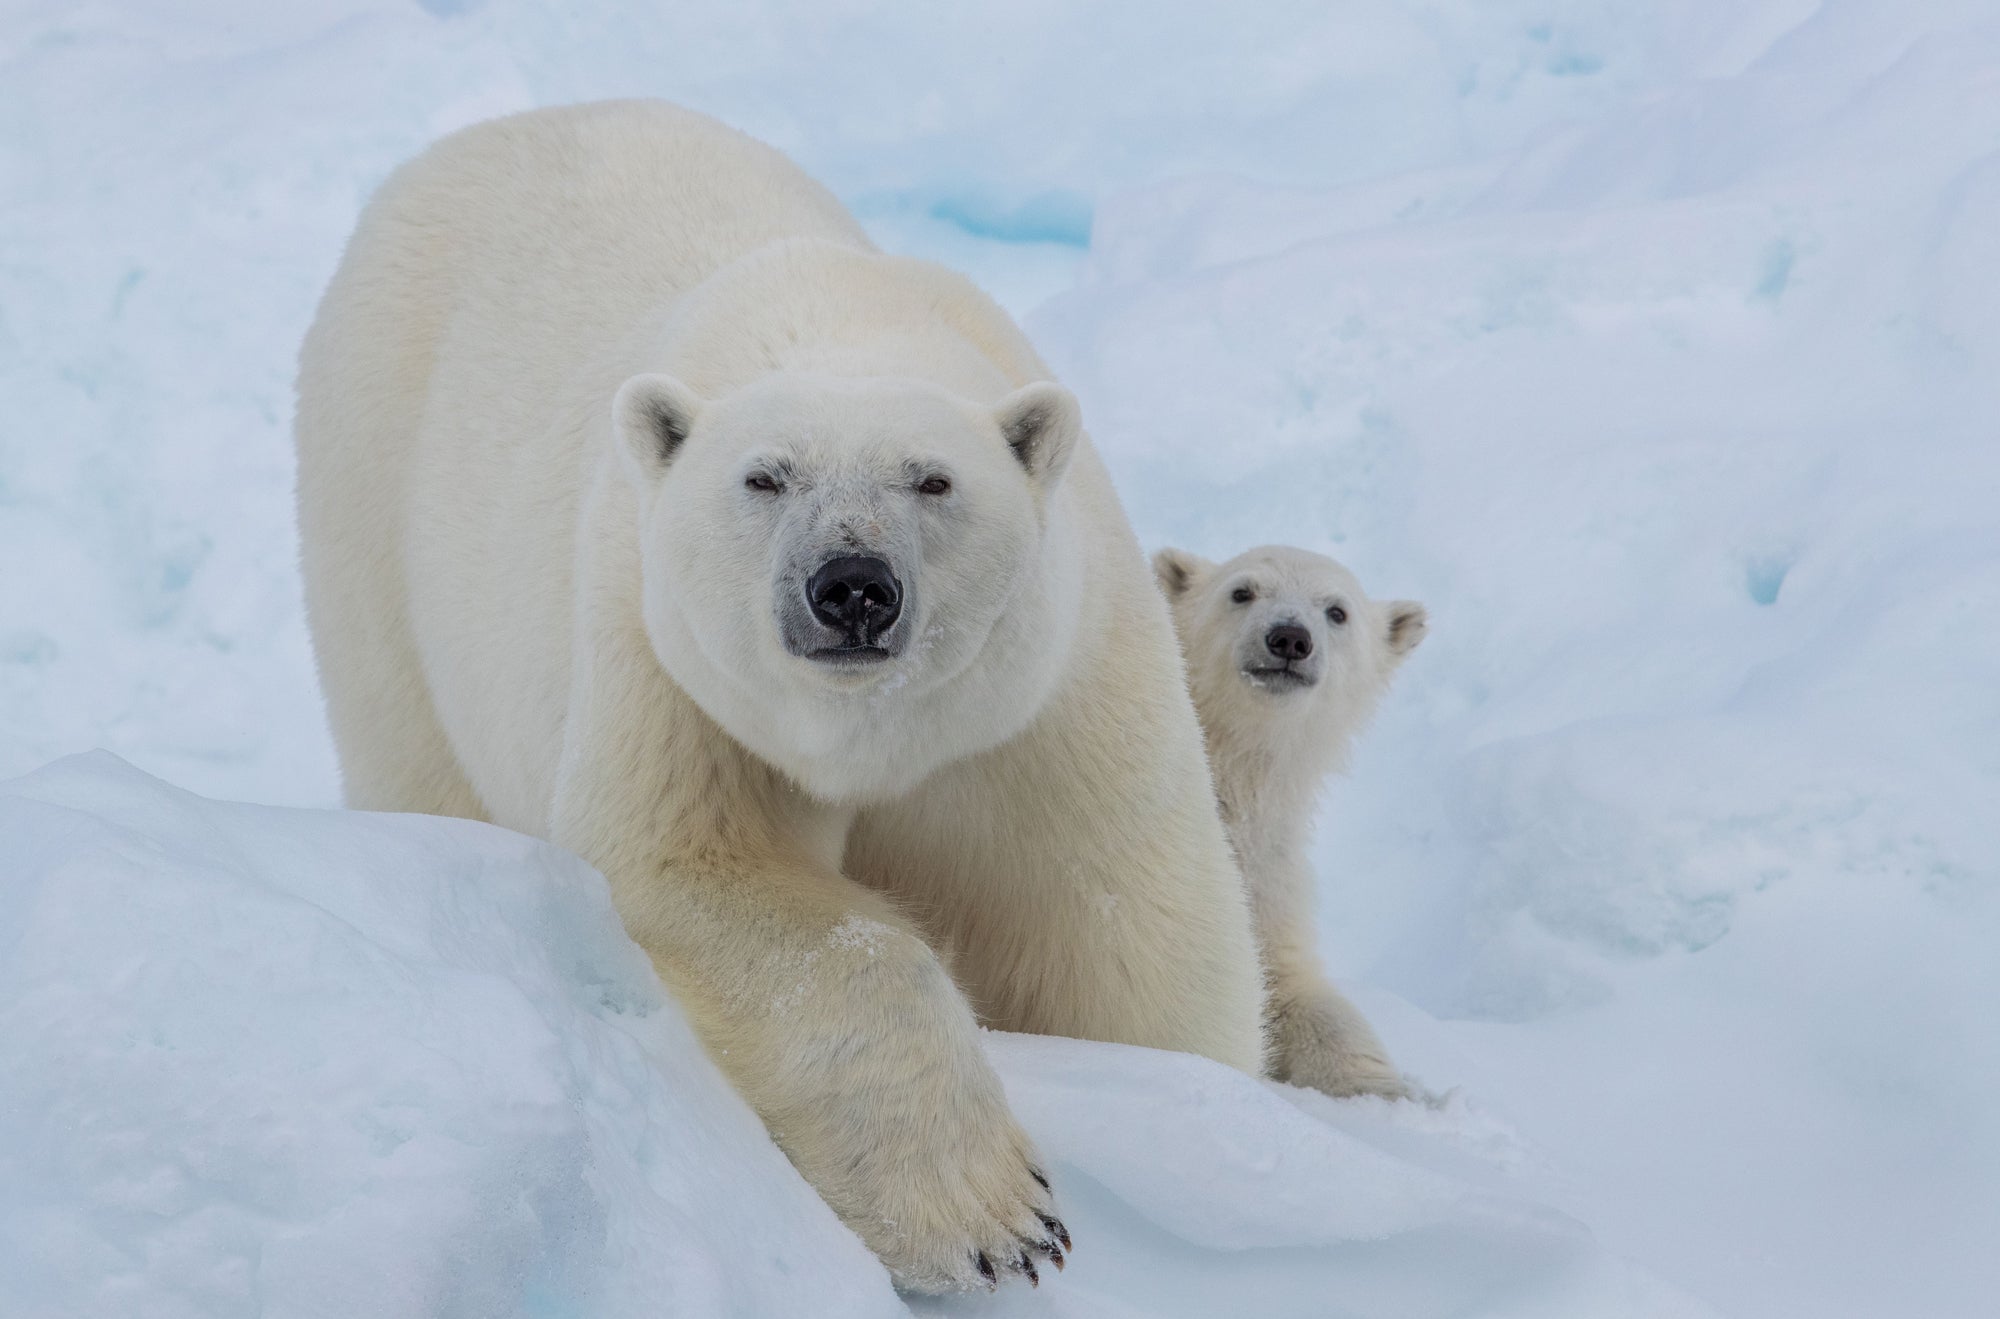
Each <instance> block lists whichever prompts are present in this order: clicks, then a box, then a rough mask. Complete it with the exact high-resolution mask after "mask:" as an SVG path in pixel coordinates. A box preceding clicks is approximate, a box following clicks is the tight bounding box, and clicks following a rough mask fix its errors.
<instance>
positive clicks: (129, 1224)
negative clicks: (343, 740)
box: [0, 753, 1706, 1319]
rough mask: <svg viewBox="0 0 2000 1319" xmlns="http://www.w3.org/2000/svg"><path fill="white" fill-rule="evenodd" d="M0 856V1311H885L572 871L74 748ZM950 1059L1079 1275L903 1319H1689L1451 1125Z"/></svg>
mask: <svg viewBox="0 0 2000 1319" xmlns="http://www.w3.org/2000/svg"><path fill="white" fill-rule="evenodd" d="M0 836H4V837H5V838H7V839H8V842H9V848H8V851H7V854H6V857H5V859H4V860H0V1056H4V1057H5V1058H7V1060H8V1066H7V1068H6V1069H5V1070H4V1071H0V1277H5V1278H6V1279H8V1283H9V1305H10V1308H9V1311H8V1312H9V1314H12V1315H21V1316H44V1315H46V1316H56V1315H74V1314H90V1315H99V1316H114V1315H139V1314H144V1315H149V1316H177V1315H189V1316H193V1315H201V1316H224V1315H271V1316H284V1315H322V1314H323V1315H359V1314H367V1315H371V1316H411V1319H438V1317H439V1316H456V1315H463V1316H477V1317H478V1319H495V1317H498V1316H509V1315H520V1316H555V1315H584V1314H588V1315H592V1316H611V1317H615V1316H623V1315H635V1316H636V1315H641V1314H645V1315H654V1314H662V1313H666V1314H688V1315H708V1314H744V1315H805V1314H811V1315H816V1316H817V1315H828V1316H833V1315H876V1314H899V1313H903V1312H904V1304H903V1302H902V1301H901V1300H899V1298H898V1297H897V1296H896V1295H895V1293H894V1292H893V1291H892V1289H891V1288H890V1286H889V1282H888V1278H887V1275H886V1274H885V1273H884V1272H883V1270H882V1269H881V1267H880V1265H879V1264H877V1263H876V1261H875V1260H874V1258H873V1257H872V1256H871V1255H869V1254H868V1252H867V1251H866V1250H865V1249H864V1248H863V1247H862V1246H861V1245H860V1243H859V1242H858V1241H857V1240H856V1239H855V1238H854V1237H853V1236H852V1235H850V1234H849V1233H848V1232H847V1231H846V1230H845V1229H844V1228H843V1227H841V1226H840V1224H839V1223H838V1222H837V1221H836V1220H835V1219H834V1217H833V1215H832V1214H831V1213H830V1212H829V1211H828V1210H827V1209H826V1207H825V1206H824V1205H823V1204H821V1202H820V1201H819V1200H818V1199H817V1197H815V1196H814V1195H813V1193H812V1191H811V1190H810V1189H809V1188H808V1187H807V1186H806V1185H805V1183H804V1182H803V1181H802V1180H801V1179H800V1178H799V1177H798V1175H797V1174H796V1173H795V1172H794V1171H793V1170H792V1168H791V1166H790V1164H788V1163H787V1162H786V1161H785V1159H784V1157H783V1156H782V1155H781V1154H780V1153H779V1151H778V1150H777V1148H776V1147H775V1146H773V1145H772V1144H771V1142H770V1141H769V1139H768V1138H767V1137H766V1136H765V1134H764V1131H763V1129H762V1128H761V1127H760V1126H759V1125H758V1123H757V1120H756V1118H755V1117H754V1116H753V1115H752V1114H751V1113H750V1112H749V1110H748V1109H747V1108H746V1107H745V1106H744V1105H743V1104H742V1103H741V1102H740V1101H739V1100H738V1099H737V1098H736V1096H735V1094H734V1093H733V1092H732V1091H731V1090H730V1089H729V1087H728V1085H727V1083H726V1082H725V1081H724V1080H723V1079H722V1077H721V1076H720V1074H719V1073H718V1072H717V1071H716V1070H715V1068H714V1067H713V1066H712V1065H711V1064H710V1063H709V1062H708V1060H707V1059H706V1057H705V1056H704V1055H703V1054H702V1052H701V1050H700V1048H699V1046H698V1045H697V1044H696V1043H695V1041H694V1039H693V1037H692V1035H691V1034H690V1032H689V1030H688V1028H687V1026H686V1024H685V1022H684V1020H683V1019H682V1017H681V1015H680V1013H679V1012H678V1010H677V1009H676V1008H675V1007H674V1006H673V1004H672V1003H671V1002H670V1001H668V1000H667V999H665V998H664V997H663V995H662V993H661V990H660V988H659V985H658V982H657V981H656V979H655V978H654V976H653V972H652V969H651V967H650V965H649V964H648V963H647V960H646V958H645V956H644V954H642V953H641V952H640V951H639V950H638V949H637V948H636V947H635V946H634V945H633V944H632V943H631V942H630V941H629V940H628V939H626V938H625V936H624V933H623V931H622V930H621V929H620V927H619V925H618V922H617V918H616V916H615V914H614V913H613V911H612V909H611V905H610V899H609V894H608V890H607V889H606V886H605V885H604V883H603V881H602V880H601V879H600V878H599V877H598V875H597V874H596V873H595V872H594V871H592V870H591V869H590V868H589V867H588V866H586V865H584V864H583V863H582V862H581V861H578V860H577V859H575V858H574V857H571V856H569V855H567V854H565V853H563V852H561V851H559V850H558V849H556V848H553V847H551V846H549V845H547V844H544V843H540V842H537V841H535V840H532V839H528V838H524V837H521V836H518V835H515V834H511V833H508V832H506V831H505V830H501V829H496V828H492V827H490V826H486V825H480V824H475V823H470V822H466V821H459V820H444V819H435V818H429V817H422V816H394V815H365V814H351V813H339V812H328V811H308V810H292V809H284V808H275V807H265V806H246V805H237V804H229V803H220V802H214V801H209V800H207V799H204V798H201V797H197V796H194V795H192V794H189V793H187V792H184V791H181V790H179V789H176V788H173V787H170V786H168V785H167V784H165V783H162V782H160V781H159V780H157V779H153V778H151V777H148V776H147V775H144V774H142V773H140V772H139V771H137V770H134V769H132V768H130V767H129V766H127V765H125V764H124V763H123V762H121V761H119V760H118V759H117V758H116V757H113V756H111V755H109V754H107V753H97V754H93V755H88V756H79V757H73V758H71V759H68V760H64V761H60V762H58V763H56V764H54V765H51V766H49V767H47V768H45V769H43V770H41V771H39V772H37V773H35V774H33V775H30V776H28V777H27V778H24V779H20V780H16V781H15V782H13V783H11V784H8V785H5V786H0ZM989 1039H990V1044H991V1053H992V1056H993V1058H994V1060H995V1062H996V1064H997V1065H998V1066H999V1067H1000V1069H1001V1072H1002V1074H1003V1077H1004V1079H1005V1081H1006V1083H1007V1088H1008V1093H1009V1095H1010V1097H1011V1098H1012V1100H1013V1102H1014V1104H1015V1106H1016V1110H1017V1111H1018V1112H1019V1114H1020V1115H1021V1117H1022V1119H1023V1120H1024V1121H1025V1122H1026V1123H1027V1125H1028V1126H1029V1128H1030V1129H1031V1130H1032V1131H1033V1133H1034V1134H1035V1136H1036V1138H1037V1139H1038V1140H1039V1141H1040V1143H1041V1145H1042V1147H1043V1151H1044V1153H1045V1154H1046V1155H1048V1156H1049V1159H1050V1162H1051V1166H1052V1168H1053V1170H1054V1174H1055V1176H1056V1179H1057V1186H1058V1191H1059V1193H1060V1194H1061V1195H1062V1197H1063V1204H1064V1212H1065V1214H1066V1215H1067V1217H1068V1221H1069V1224H1070V1226H1071V1228H1072V1230H1073V1232H1074V1234H1075V1236H1076V1239H1077V1244H1078V1253H1077V1255H1076V1256H1075V1259H1074V1262H1073V1264H1072V1267H1071V1268H1070V1270H1069V1272H1068V1273H1067V1274H1066V1275H1063V1276H1060V1277H1055V1278H1050V1279H1048V1280H1046V1281H1045V1282H1044V1283H1043V1286H1042V1287H1041V1289H1040V1290H1039V1291H1034V1292H1031V1291H1029V1290H1028V1289H1027V1288H1026V1287H1024V1286H1020V1285H1018V1284H1017V1285H1015V1286H1013V1287H1010V1288H1008V1289H1006V1290H1004V1291H1003V1292H1002V1293H1001V1294H1000V1295H997V1296H992V1297H988V1296H976V1297H957V1298H947V1299H942V1300H918V1301H916V1302H915V1303H914V1304H915V1305H916V1307H917V1308H918V1309H919V1310H920V1311H922V1312H924V1313H931V1314H950V1313H981V1314H993V1315H1005V1314H1057V1315H1099V1316H1101V1315H1118V1314H1146V1315H1174V1314H1186V1315H1213V1314H1218V1313H1223V1312H1225V1311H1231V1310H1241V1311H1243V1312H1249V1313H1256V1314H1259V1315H1287V1314H1296V1315H1302V1316H1303V1315H1327V1314H1342V1315H1356V1316H1363V1315H1381V1316H1385V1317H1387V1316H1398V1317H1401V1319H1419V1317H1421V1316H1426V1315H1438V1316H1444V1315H1465V1314H1481V1315H1530V1314H1532V1315H1537V1316H1564V1315H1575V1316H1577V1317H1578V1319H1602V1317H1603V1316H1610V1315H1635V1316H1636V1315H1648V1316H1651V1315H1658V1316H1679V1315H1696V1314H1702V1313H1706V1312H1705V1311H1703V1310H1701V1309H1700V1308H1699V1307H1697V1306H1695V1305H1693V1304H1692V1303H1690V1302H1687V1301H1684V1300H1682V1299H1680V1298H1678V1297H1677V1296H1676V1295H1675V1294H1674V1293H1672V1292H1671V1291H1670V1290H1668V1289H1667V1288H1665V1287H1664V1286H1662V1285H1661V1284H1658V1283H1656V1282H1654V1281H1652V1280H1651V1279H1650V1278H1648V1277H1647V1276H1646V1275H1644V1274H1643V1273H1641V1272H1639V1271H1637V1270H1635V1269H1633V1268H1631V1267H1630V1266H1628V1265H1625V1264H1623V1263H1622V1262H1620V1261H1618V1260H1615V1259H1613V1258H1611V1257H1609V1256H1607V1255H1606V1254H1605V1253H1604V1252H1603V1251H1601V1250H1599V1249H1598V1248H1597V1247H1596V1246H1595V1245H1594V1244H1593V1243H1592V1241H1591V1239H1590V1237H1589V1235H1588V1234H1587V1233H1586V1232H1584V1230H1583V1229H1582V1228H1581V1227H1580V1226H1578V1225H1577V1224H1576V1223H1574V1222H1573V1221H1571V1220H1569V1219H1567V1218H1565V1217H1563V1216H1561V1215H1559V1214H1557V1213H1554V1212H1553V1211H1550V1210H1547V1209H1544V1208H1540V1207H1538V1206H1536V1205H1535V1204H1533V1203H1532V1202H1530V1201H1528V1200H1526V1199H1524V1198H1523V1197H1522V1196H1521V1195H1520V1194H1519V1192H1518V1190H1516V1189H1514V1188H1512V1187H1510V1186H1509V1184H1508V1174H1507V1171H1506V1165H1507V1161H1508V1160H1507V1157H1506V1154H1507V1151H1509V1150H1510V1149H1511V1148H1512V1146H1511V1143H1510V1142H1509V1140H1508V1139H1507V1137H1506V1135H1505V1133H1504V1131H1502V1130H1499V1129H1496V1128H1495V1127H1494V1125H1493V1124H1492V1122H1491V1121H1490V1119H1484V1118H1482V1117H1480V1116H1479V1115H1478V1114H1477V1113H1475V1112H1472V1111H1470V1110H1468V1109H1466V1108H1465V1107H1464V1106H1463V1105H1456V1106H1453V1105H1447V1106H1444V1107H1442V1108H1437V1109H1429V1108H1421V1107H1417V1106H1413V1105H1388V1104H1384V1103H1381V1102H1379V1101H1356V1102H1350V1103H1339V1104H1337V1103H1334V1102H1332V1101H1330V1100H1325V1099H1323V1098H1322V1097H1320V1096H1317V1095H1313V1094H1309V1093H1306V1092H1301V1091H1294V1090H1290V1089H1288V1088H1285V1087H1278V1086H1273V1085H1269V1084H1266V1083H1262V1082H1258V1081H1255V1080H1252V1079H1251V1078H1249V1077H1245V1076H1242V1075H1240V1074H1238V1073H1235V1072H1232V1071H1229V1070H1228V1069H1226V1068H1222V1067H1219V1066H1216V1065H1214V1064H1212V1063H1208V1062H1205V1061H1203V1060H1200V1059H1195V1058H1189V1057H1184V1056H1181V1055H1176V1054H1168V1053H1161V1052H1157V1051H1153V1050H1146V1049H1133V1048H1124V1047H1119V1046H1114V1045H1100V1044H1088V1043H1083V1042H1079V1041H1074V1040H1056V1039H1041V1038H1035V1037H1028V1036H1006V1035H993V1036H990V1037H989ZM1496 1150H1497V1151H1498V1152H1499V1153H1498V1155H1497V1156H1496Z"/></svg>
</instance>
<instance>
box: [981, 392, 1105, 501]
mask: <svg viewBox="0 0 2000 1319" xmlns="http://www.w3.org/2000/svg"><path fill="white" fill-rule="evenodd" d="M993 420H994V421H995V422H997V423H998V424H999V426H1000V434H1001V436H1002V437H1003V438H1004V439H1005V440H1006V441H1007V447H1008V448H1009V449H1012V450H1013V451H1014V457H1015V458H1017V459H1019V460H1020V463H1021V466H1023V467H1025V468H1026V469H1027V470H1028V479H1029V480H1030V481H1033V482H1034V483H1035V484H1036V485H1037V486H1039V487H1040V488H1041V490H1042V492H1043V493H1044V494H1046V493H1047V492H1049V491H1051V490H1053V489H1055V487H1056V483H1057V482H1058V481H1060V480H1062V476H1063V471H1064V469H1065V468H1067V467H1068V466H1069V460H1070V455H1071V454H1072V453H1074V452H1075V451H1076V442H1077V439H1078V437H1079V436H1081V435H1082V434H1083V413H1082V410H1081V409H1079V408H1078V407H1077V405H1076V396H1075V395H1074V394H1072V393H1070V392H1069V391H1068V390H1067V389H1064V388H1063V387H1062V386H1061V385H1057V384H1052V383H1050V382H1049V381H1046V380H1044V381H1041V382H1040V383H1038V384H1033V385H1028V386H1026V387H1025V388H1022V389H1017V390H1015V391H1014V392H1013V393H1011V394H1009V395H1008V396H1007V397H1005V398H1003V399H1001V400H1000V401H999V402H998V403H996V404H994V405H993Z"/></svg>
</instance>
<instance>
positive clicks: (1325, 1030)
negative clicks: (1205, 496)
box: [1153, 546, 1426, 1096]
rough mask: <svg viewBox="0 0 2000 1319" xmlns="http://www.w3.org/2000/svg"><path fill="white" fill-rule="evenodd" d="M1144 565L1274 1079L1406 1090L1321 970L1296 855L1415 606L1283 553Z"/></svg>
mask: <svg viewBox="0 0 2000 1319" xmlns="http://www.w3.org/2000/svg"><path fill="white" fill-rule="evenodd" d="M1153 568H1154V573H1155V575H1156V576H1157V578H1158V579H1159V584H1160V589H1161V590H1162V591H1163V592H1164V593H1165V595H1166V597H1167V599H1168V601H1169V603H1170V604H1171V605H1172V608H1173V615H1174V626H1175V628H1176V630H1177V631H1178V632H1179V634H1180V640H1181V648H1182V651H1183V652H1184V654H1185V656H1186V661H1187V674H1188V686H1189V689H1190V691H1191V692H1192V694H1193V696H1194V702H1195V710H1196V712H1197V713H1198V714H1199V716H1200V718H1201V724H1202V732H1203V734H1204V736H1205V737H1206V739H1207V742H1208V758H1209V766H1210V770H1211V772H1212V773H1213V774H1214V776H1215V790H1216V796H1217V798H1218V799H1219V801H1220V804H1221V807H1222V817H1223V823H1224V826H1225V827H1226V828H1227V829H1228V831H1229V836H1230V841H1231V842H1232V843H1233V844H1234V845H1235V848H1236V856H1237V860H1238V862H1239V864H1240V865H1241V866H1242V868H1243V879H1244V884H1245V886H1246V887H1247V889H1248V890H1249V896H1250V905H1251V911H1252V914H1253V916H1254V919H1255V922H1256V927H1257V939H1258V943H1259V945H1260V947H1261V950H1262V953H1263V957H1264V967H1265V977H1266V981H1267V988H1268V997H1267V1000H1266V1005H1265V1012H1266V1020H1267V1025H1268V1027H1269V1031H1270V1039H1271V1075H1273V1076H1274V1077H1276V1078H1277V1079H1278V1080H1281V1081H1289V1082H1291V1083H1293V1084H1295V1085H1304V1086H1311V1087H1312V1088H1314V1089H1316V1090H1323V1091H1325V1092H1326V1093H1327V1094H1331V1095H1356V1094H1374V1095H1388V1096H1403V1095H1407V1094H1408V1093H1409V1087H1408V1086H1407V1085H1406V1084H1405V1083H1404V1082H1403V1080H1402V1078H1401V1077H1400V1076H1398V1074H1397V1073H1396V1070H1395V1068H1394V1067H1392V1066H1391V1065H1390V1063H1389V1058H1388V1055H1387V1053H1386V1052H1385V1051H1384V1049H1383V1048H1382V1043H1381V1041H1380V1040H1378V1039H1377V1038H1376V1036H1375V1032H1374V1031H1373V1030H1371V1029H1370V1028H1369V1026H1368V1023H1367V1022H1366V1021H1365V1020H1364V1019H1363V1018H1362V1016H1361V1014H1360V1013H1359V1012H1358V1011H1356V1010H1355V1008H1354V1006H1353V1005H1352V1004H1350V1003H1349V1002H1348V1001H1347V1000H1346V999H1345V998H1343V997H1342V996H1341V995H1340V992H1339V991H1338V990H1336V989H1334V987H1333V986H1332V985H1330V984H1328V983H1327V980H1326V976H1325V973H1324V972H1323V971H1322V970H1321V969H1320V965H1319V958H1318V956H1317V955H1316V954H1315V952H1314V943H1315V939H1314V936H1313V874H1312V868H1311V866H1310V865H1309V864H1308V863H1307V861H1306V856H1305V849H1306V840H1307V832H1308V829H1309V826H1310V824H1311V819H1312V810H1313V805H1314V802H1315V801H1316V800H1317V798H1318V796H1319V791H1320V786H1321V784H1322V783H1323V782H1324V781H1325V779H1326V777H1327V775H1328V774H1329V773H1331V772H1333V771H1335V770H1338V769H1339V768H1341V766H1342V765H1343V764H1344V762H1345V760H1346V756H1347V749H1348V744H1349V743H1350V742H1351V741H1352V740H1353V738H1354V735H1355V734H1356V733H1358V732H1360V731H1361V729H1362V727H1363V726H1364V725H1365V724H1366V723H1367V721H1368V719H1369V716H1371V715H1372V714H1373V713H1374V711H1375V706H1376V704H1377V703H1378V702H1379V701H1380V700H1381V698H1382V694H1383V693H1384V692H1385V691H1387V690H1388V687H1389V680H1390V678H1391V677H1392V676H1393V675H1394V673H1395V671H1396V668H1397V666H1398V665H1400V664H1401V663H1402V662H1403V660H1404V659H1405V658H1406V657H1407V656H1408V655H1409V653H1410V652H1411V651H1412V650H1414V649H1416V647H1417V644H1418V643H1419V642H1421V641H1422V640H1423V639H1424V632H1425V628H1426V619H1425V614H1424V607H1423V606H1422V605H1420V604H1417V603H1416V602H1415V601H1411V600H1394V601H1390V602H1388V603H1386V604H1385V603H1378V602H1376V601H1373V600H1370V599H1369V598H1368V595H1367V593H1366V592H1364V591H1363V590H1362V589H1361V583H1360V582H1359V581H1357V580H1355V577H1354V574H1353V573H1351V572H1349V571H1348V570H1347V569H1346V568H1344V567H1342V566H1341V565H1340V564H1338V563H1336V562H1334V561H1333V560H1332V559H1329V558H1326V557H1325V556H1323V555H1319V554H1313V553H1310V552H1309V551H1306V550H1301V549H1293V548H1291V547H1288V546H1264V547H1262V548H1259V549H1253V550H1249V551H1247V552H1245V553H1243V554H1240V555H1238V556H1237V557H1235V558H1233V559H1231V560H1229V561H1228V562H1227V563H1221V564H1216V563H1210V562H1208V561H1207V560H1205V559H1201V558H1197V557H1196V556H1194V555H1192V554H1189V553H1187V552H1186V551H1184V550H1176V549H1165V550H1161V551H1160V552H1159V553H1158V554H1157V555H1155V556H1154V559H1153Z"/></svg>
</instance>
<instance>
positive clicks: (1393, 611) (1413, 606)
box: [1382, 600, 1430, 660]
mask: <svg viewBox="0 0 2000 1319" xmlns="http://www.w3.org/2000/svg"><path fill="white" fill-rule="evenodd" d="M1382 613H1383V616H1384V617H1385V618H1387V619H1388V620H1389V621H1388V629H1389V653H1390V654H1391V655H1394V656H1395V657H1396V658H1397V659H1398V660H1401V659H1403V658H1404V657H1405V656H1407V655H1408V654H1409V653H1410V652H1411V651H1413V650H1415V649H1416V648H1417V643H1418V642H1420V641H1422V640H1423V639H1424V634H1425V633H1426V632H1428V631H1429V630H1430V616H1429V615H1428V614H1426V613H1425V612H1424V607H1423V606H1422V605H1420V604H1418V603H1417V602H1416V601H1415V600H1391V601H1390V602H1389V603H1388V604H1387V605H1386V606H1384V607H1383V610H1382Z"/></svg>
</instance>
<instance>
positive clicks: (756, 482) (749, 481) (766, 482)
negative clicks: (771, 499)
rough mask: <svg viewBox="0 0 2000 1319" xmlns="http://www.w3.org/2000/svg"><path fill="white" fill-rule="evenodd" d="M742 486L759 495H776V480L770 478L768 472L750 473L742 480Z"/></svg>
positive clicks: (773, 477) (772, 477)
mask: <svg viewBox="0 0 2000 1319" xmlns="http://www.w3.org/2000/svg"><path fill="white" fill-rule="evenodd" d="M743 484H744V485H745V486H746V487H748V488H749V489H751V490H755V491H757V492H758V493H759V494H765V495H775V494H777V493H778V478H776V477H775V476H772V475H771V474H770V473H769V472H752V473H750V475H748V476H746V477H744V478H743Z"/></svg>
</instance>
